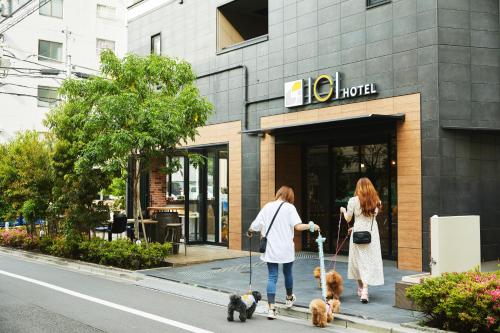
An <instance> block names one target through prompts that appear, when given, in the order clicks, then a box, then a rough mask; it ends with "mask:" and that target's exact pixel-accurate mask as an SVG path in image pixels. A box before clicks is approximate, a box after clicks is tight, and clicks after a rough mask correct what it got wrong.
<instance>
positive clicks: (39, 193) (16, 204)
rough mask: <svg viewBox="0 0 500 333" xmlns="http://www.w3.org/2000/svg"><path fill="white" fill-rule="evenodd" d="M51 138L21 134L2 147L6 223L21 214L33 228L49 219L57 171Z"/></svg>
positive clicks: (0, 183) (0, 205) (0, 203)
mask: <svg viewBox="0 0 500 333" xmlns="http://www.w3.org/2000/svg"><path fill="white" fill-rule="evenodd" d="M52 156H53V146H52V140H50V138H48V137H46V138H44V137H42V136H41V135H40V134H38V133H37V132H34V131H26V132H21V133H19V134H18V135H17V136H16V137H15V138H14V139H13V140H12V141H10V142H8V143H6V144H4V145H2V146H0V193H2V195H1V198H0V212H1V213H2V216H1V217H2V218H3V219H5V220H12V219H15V218H16V217H17V216H19V215H20V214H23V215H24V216H25V219H26V220H27V222H29V223H30V225H33V224H34V223H35V221H36V220H37V219H43V218H46V216H47V209H48V207H49V203H50V202H51V201H52V183H53V181H54V171H53V165H52Z"/></svg>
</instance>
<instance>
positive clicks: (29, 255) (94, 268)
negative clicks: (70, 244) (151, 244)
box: [0, 246, 143, 281]
mask: <svg viewBox="0 0 500 333" xmlns="http://www.w3.org/2000/svg"><path fill="white" fill-rule="evenodd" d="M0 253H3V254H7V255H10V256H13V257H18V258H25V259H28V260H30V261H36V262H43V263H47V264H50V265H55V266H59V267H64V268H67V269H70V270H74V271H80V272H87V273H92V274H96V275H100V276H105V277H109V278H119V279H125V280H130V281H139V280H142V279H143V276H142V274H138V273H136V272H134V271H130V270H127V269H122V268H115V267H110V266H103V265H98V264H94V263H88V262H84V261H79V260H74V259H66V258H59V257H54V256H50V255H46V254H41V253H35V252H29V251H24V250H19V249H11V248H6V247H2V246H0Z"/></svg>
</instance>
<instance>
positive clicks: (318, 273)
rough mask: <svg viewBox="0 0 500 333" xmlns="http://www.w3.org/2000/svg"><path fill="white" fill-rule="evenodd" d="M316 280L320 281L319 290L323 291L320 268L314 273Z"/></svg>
mask: <svg viewBox="0 0 500 333" xmlns="http://www.w3.org/2000/svg"><path fill="white" fill-rule="evenodd" d="M313 275H314V278H315V279H316V281H318V288H320V289H321V268H320V267H319V266H318V267H316V268H315V269H314V271H313Z"/></svg>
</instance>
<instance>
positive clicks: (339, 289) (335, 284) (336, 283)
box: [326, 270, 344, 300]
mask: <svg viewBox="0 0 500 333" xmlns="http://www.w3.org/2000/svg"><path fill="white" fill-rule="evenodd" d="M343 292H344V280H343V279H342V276H341V275H340V274H339V273H338V272H336V271H334V270H331V271H329V272H328V273H326V298H327V299H336V300H340V296H341V295H342V293H343Z"/></svg>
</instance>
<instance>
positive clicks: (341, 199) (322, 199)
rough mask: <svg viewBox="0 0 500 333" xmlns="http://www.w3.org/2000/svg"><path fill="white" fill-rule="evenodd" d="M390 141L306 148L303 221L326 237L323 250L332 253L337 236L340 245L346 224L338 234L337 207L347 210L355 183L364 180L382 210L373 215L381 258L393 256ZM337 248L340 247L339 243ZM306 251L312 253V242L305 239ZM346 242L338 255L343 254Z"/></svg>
mask: <svg viewBox="0 0 500 333" xmlns="http://www.w3.org/2000/svg"><path fill="white" fill-rule="evenodd" d="M390 141H391V140H390V139H389V140H388V141H386V142H382V143H376V144H366V145H352V146H335V145H318V146H309V147H306V153H305V154H306V156H305V162H306V170H307V177H306V183H307V184H306V185H307V186H306V189H307V199H306V201H305V204H306V208H307V209H306V215H307V216H306V221H309V220H312V221H314V222H315V223H317V224H319V226H320V227H321V230H322V234H323V235H324V236H326V238H327V240H326V242H325V251H326V252H329V253H335V250H336V248H337V242H336V241H337V235H338V234H340V238H339V240H340V242H342V240H343V239H344V238H345V237H346V235H347V224H346V223H345V220H343V221H342V222H341V224H340V231H339V218H340V214H339V210H340V207H347V202H348V200H349V198H351V197H352V196H354V191H355V188H356V182H357V181H358V179H359V178H360V177H368V178H369V179H370V180H371V181H372V182H373V184H374V186H375V188H376V189H377V191H378V192H379V196H380V200H381V201H382V206H383V209H382V211H381V212H380V214H379V215H378V216H377V223H378V225H379V232H380V240H381V246H382V255H383V256H384V257H385V258H395V257H396V252H395V249H396V244H395V242H396V232H395V230H397V229H396V216H395V214H393V213H394V212H395V211H396V209H395V205H396V200H395V186H396V185H395V184H396V182H395V173H396V165H395V152H394V149H392V147H391V142H390ZM339 245H340V244H339ZM304 246H305V249H307V250H316V245H315V241H314V239H313V238H312V237H310V235H307V236H305V239H304ZM348 249H349V241H348V240H346V241H345V242H344V244H343V246H342V247H341V250H340V252H339V253H343V254H346V253H347V252H348Z"/></svg>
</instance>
